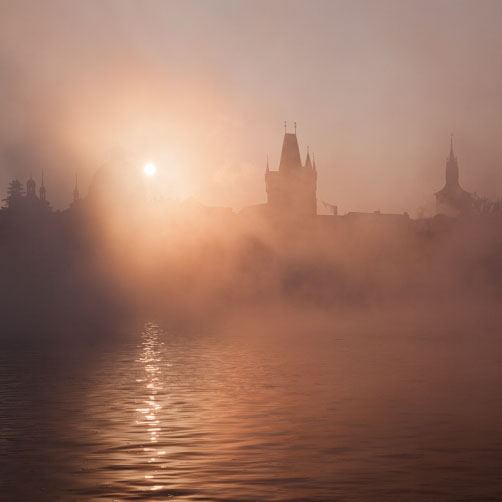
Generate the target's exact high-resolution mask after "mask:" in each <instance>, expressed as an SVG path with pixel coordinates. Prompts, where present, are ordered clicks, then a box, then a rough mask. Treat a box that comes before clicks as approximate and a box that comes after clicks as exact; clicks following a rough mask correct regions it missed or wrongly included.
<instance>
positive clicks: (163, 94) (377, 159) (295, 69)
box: [0, 0, 502, 214]
mask: <svg viewBox="0 0 502 502" xmlns="http://www.w3.org/2000/svg"><path fill="white" fill-rule="evenodd" d="M500 19H502V2H491V1H424V0H422V1H403V0H398V1H354V0H351V1H328V2H323V1H312V0H309V1H263V2H261V1H237V0H230V1H187V0H183V1H181V0H180V1H171V2H170V1H166V0H162V1H153V0H137V1H126V0H117V1H105V0H103V1H90V0H86V1H70V0H64V1H48V0H44V1H43V2H41V1H39V0H33V1H32V2H24V1H19V0H16V1H12V2H9V1H6V0H0V165H1V177H0V189H1V192H2V195H3V194H4V193H5V188H6V184H7V182H8V180H9V179H11V178H13V177H19V178H20V179H21V180H23V181H25V180H26V178H27V177H28V176H29V173H30V172H33V175H34V176H35V177H37V178H39V176H40V172H41V169H42V168H43V169H44V170H45V177H46V184H47V188H48V197H49V199H50V200H51V201H52V202H53V204H54V205H55V206H56V207H59V208H64V207H66V206H67V204H68V202H69V201H70V198H71V191H72V189H73V180H74V175H75V172H76V171H78V173H79V179H80V180H81V192H83V193H84V194H85V192H86V189H87V185H88V183H89V182H90V180H91V178H92V175H93V173H94V172H95V171H96V169H97V168H98V167H99V166H100V165H102V164H104V163H106V162H107V161H109V159H110V158H113V156H114V155H115V153H114V152H116V151H117V150H118V149H121V150H122V151H125V152H126V155H127V156H128V157H129V158H130V159H131V161H132V162H134V163H135V164H137V165H138V168H141V166H142V165H143V163H144V162H146V161H147V160H151V161H153V162H156V163H157V165H158V168H159V171H160V172H159V175H158V176H157V177H156V179H155V183H153V184H152V186H151V190H152V192H156V193H161V194H164V195H166V196H174V197H187V196H194V197H196V198H198V199H200V200H201V201H203V202H206V203H210V204H215V205H231V206H234V207H235V208H239V207H242V206H243V205H247V204H253V203H258V202H263V201H264V200H265V187H264V179H263V174H264V169H265V163H266V156H267V153H268V154H269V157H270V164H271V168H273V169H276V168H277V167H278V161H279V154H280V149H281V143H282V137H283V132H284V130H283V126H282V123H283V121H284V120H287V121H288V123H289V124H290V125H289V128H290V130H292V127H293V126H292V124H293V122H294V121H296V122H297V123H298V139H299V142H300V148H301V149H302V156H304V155H305V153H306V147H307V145H310V149H311V151H312V150H313V151H314V152H315V155H316V161H317V167H318V171H319V183H318V195H319V198H321V199H324V200H326V201H329V202H332V203H335V204H338V206H339V209H340V211H341V212H347V211H352V210H364V211H370V210H376V209H380V210H382V211H391V212H401V211H410V212H411V213H412V214H414V213H415V212H416V209H417V208H418V207H419V206H421V205H431V203H432V200H433V195H432V194H433V193H434V192H435V191H437V190H439V189H440V188H441V187H442V184H443V182H444V164H445V158H446V156H447V154H448V150H449V140H450V133H452V132H453V134H454V143H455V149H456V153H457V156H458V160H459V165H460V173H461V183H462V184H463V186H464V188H465V189H467V190H469V191H475V192H478V193H479V194H483V195H487V196H490V197H495V196H501V195H502V143H501V142H500V141H499V137H500V134H501V131H502V127H501V126H502V99H501V98H502V30H501V29H500Z"/></svg>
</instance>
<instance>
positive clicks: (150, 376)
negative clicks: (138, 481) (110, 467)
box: [136, 323, 166, 491]
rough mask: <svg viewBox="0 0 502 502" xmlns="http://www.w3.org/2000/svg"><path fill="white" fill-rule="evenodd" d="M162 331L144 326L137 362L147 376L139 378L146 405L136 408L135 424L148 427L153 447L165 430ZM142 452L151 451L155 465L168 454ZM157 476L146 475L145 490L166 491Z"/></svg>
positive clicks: (153, 326) (147, 430) (150, 324)
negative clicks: (162, 420) (161, 414)
mask: <svg viewBox="0 0 502 502" xmlns="http://www.w3.org/2000/svg"><path fill="white" fill-rule="evenodd" d="M159 331H160V330H159V328H158V326H156V325H155V324H153V323H149V324H147V325H146V326H145V330H144V332H143V336H142V338H143V340H142V343H141V345H142V351H141V356H140V358H139V360H138V362H140V363H141V364H142V365H143V369H144V373H145V374H144V377H143V378H138V379H136V381H137V382H138V383H140V384H142V386H143V387H144V388H145V399H144V400H143V404H144V405H145V406H144V407H141V408H136V411H137V412H138V413H139V414H140V417H139V419H138V420H137V421H136V424H138V425H142V426H144V427H145V433H146V435H147V438H148V441H149V442H150V443H151V444H152V446H154V445H155V443H157V442H158V435H159V434H160V432H161V430H162V428H161V427H160V421H159V419H158V413H159V411H160V410H161V409H162V406H161V405H160V404H159V400H158V397H159V393H160V392H161V391H162V390H163V386H162V378H161V377H162V363H163V360H162V352H161V350H160V349H161V347H162V345H164V343H163V342H161V341H160V340H159ZM143 451H145V452H149V454H150V455H151V458H150V459H149V460H148V461H147V463H148V464H152V463H154V462H155V461H156V457H157V455H165V454H166V452H165V451H157V450H156V448H144V449H143ZM156 475H157V473H156V472H155V471H153V472H151V473H149V474H146V475H145V476H144V479H145V480H146V481H148V482H150V483H152V484H151V485H149V486H147V487H146V489H147V490H150V491H158V490H161V489H162V488H164V485H160V484H158V482H159V480H158V479H155V476H156Z"/></svg>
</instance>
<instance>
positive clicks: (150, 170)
mask: <svg viewBox="0 0 502 502" xmlns="http://www.w3.org/2000/svg"><path fill="white" fill-rule="evenodd" d="M143 172H144V173H145V174H146V175H147V176H153V175H154V174H155V173H156V172H157V167H156V166H155V164H152V163H151V162H148V164H145V167H144V168H143Z"/></svg>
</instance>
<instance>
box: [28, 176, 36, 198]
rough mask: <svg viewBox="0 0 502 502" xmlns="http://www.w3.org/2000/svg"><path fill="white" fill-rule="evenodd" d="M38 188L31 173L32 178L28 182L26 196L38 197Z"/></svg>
mask: <svg viewBox="0 0 502 502" xmlns="http://www.w3.org/2000/svg"><path fill="white" fill-rule="evenodd" d="M36 189H37V184H36V183H35V180H34V179H33V178H32V177H31V175H30V179H29V180H28V181H27V182H26V197H36V196H37V194H36Z"/></svg>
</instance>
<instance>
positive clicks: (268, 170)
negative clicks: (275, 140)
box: [267, 153, 270, 173]
mask: <svg viewBox="0 0 502 502" xmlns="http://www.w3.org/2000/svg"><path fill="white" fill-rule="evenodd" d="M268 172H270V168H269V167H268V153H267V173H268Z"/></svg>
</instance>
